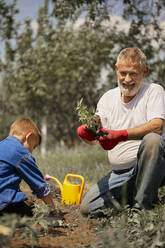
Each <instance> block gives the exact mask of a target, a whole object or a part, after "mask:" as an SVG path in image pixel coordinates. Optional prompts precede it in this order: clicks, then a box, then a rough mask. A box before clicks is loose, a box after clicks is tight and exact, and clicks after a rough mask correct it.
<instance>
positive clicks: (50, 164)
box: [34, 145, 111, 183]
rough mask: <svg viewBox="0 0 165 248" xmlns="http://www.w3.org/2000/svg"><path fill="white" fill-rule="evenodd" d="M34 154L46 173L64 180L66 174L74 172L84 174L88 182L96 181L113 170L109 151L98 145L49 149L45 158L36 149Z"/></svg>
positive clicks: (41, 168)
mask: <svg viewBox="0 0 165 248" xmlns="http://www.w3.org/2000/svg"><path fill="white" fill-rule="evenodd" d="M34 156H35V158H36V162H37V164H38V166H39V168H40V170H41V171H42V173H43V174H44V175H45V174H47V173H48V174H50V175H51V176H54V177H56V178H58V179H59V180H60V181H62V182H63V180H64V178H65V175H66V174H68V173H73V174H79V175H82V176H83V177H84V178H85V182H86V183H96V182H97V181H98V180H99V179H100V178H102V177H103V176H105V175H106V174H107V173H108V172H109V171H110V170H111V166H110V164H109V162H108V158H107V153H106V152H105V151H104V150H103V149H101V148H100V147H96V146H87V145H81V146H80V147H77V148H72V149H69V150H68V149H66V148H59V149H56V150H55V151H49V152H48V155H47V156H46V157H45V158H43V157H42V156H41V154H40V153H39V152H38V151H36V152H35V153H34Z"/></svg>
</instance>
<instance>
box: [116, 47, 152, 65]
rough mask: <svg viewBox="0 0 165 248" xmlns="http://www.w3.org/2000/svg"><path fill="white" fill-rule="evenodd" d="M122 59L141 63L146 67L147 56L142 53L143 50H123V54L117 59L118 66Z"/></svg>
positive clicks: (136, 48) (131, 48)
mask: <svg viewBox="0 0 165 248" xmlns="http://www.w3.org/2000/svg"><path fill="white" fill-rule="evenodd" d="M121 58H123V59H125V60H128V59H131V60H132V61H133V62H134V61H139V62H140V64H141V65H142V67H144V66H146V60H147V58H146V56H145V54H144V53H143V52H142V50H140V49H139V48H138V47H130V48H125V49H123V50H121V52H120V53H119V55H118V57H117V62H116V64H117V65H118V64H119V60H120V59H121Z"/></svg>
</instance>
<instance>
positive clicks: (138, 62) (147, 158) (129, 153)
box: [78, 47, 165, 214]
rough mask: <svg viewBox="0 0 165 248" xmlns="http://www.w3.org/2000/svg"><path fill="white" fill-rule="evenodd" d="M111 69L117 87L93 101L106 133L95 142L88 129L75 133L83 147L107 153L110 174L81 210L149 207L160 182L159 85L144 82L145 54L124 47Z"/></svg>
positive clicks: (164, 167) (164, 169) (164, 144)
mask: <svg viewBox="0 0 165 248" xmlns="http://www.w3.org/2000/svg"><path fill="white" fill-rule="evenodd" d="M115 70H116V74H117V78H118V87H116V88H114V89H110V90H109V91H108V92H106V93H105V94H104V95H103V96H102V97H101V99H100V100H99V102H98V105H97V114H98V116H99V118H100V122H101V125H102V129H101V131H104V132H106V133H107V135H105V136H103V137H100V138H96V136H95V133H94V132H92V131H89V130H88V127H87V126H84V125H82V126H80V127H79V128H78V135H79V136H80V137H81V138H82V139H83V140H84V141H85V142H86V143H88V144H91V145H93V144H100V145H101V146H102V147H103V149H105V150H108V158H109V162H110V164H111V166H112V170H111V172H110V173H109V174H108V175H106V176H105V177H104V178H102V179H101V180H100V181H99V182H98V183H97V184H95V185H94V186H93V187H92V188H91V190H89V191H88V193H87V194H86V195H85V197H84V199H83V201H82V204H81V212H82V213H83V214H89V213H95V212H98V211H99V210H100V209H103V208H106V207H113V206H114V204H115V203H116V202H119V203H120V204H121V203H122V202H125V203H126V204H129V205H130V206H133V207H134V209H135V208H136V209H151V208H152V207H153V204H154V203H155V202H156V200H157V195H158V189H159V187H160V186H162V185H163V184H164V183H165V141H164V140H163V138H162V134H163V126H164V119H165V92H164V89H163V88H162V87H161V86H160V85H158V84H153V83H151V84H149V83H146V82H143V81H144V80H143V79H144V78H145V77H146V75H147V73H148V66H147V64H146V56H145V55H144V53H143V52H142V51H141V50H140V49H139V48H137V47H132V48H126V49H123V50H122V51H121V52H120V54H119V56H118V59H117V63H116V65H115Z"/></svg>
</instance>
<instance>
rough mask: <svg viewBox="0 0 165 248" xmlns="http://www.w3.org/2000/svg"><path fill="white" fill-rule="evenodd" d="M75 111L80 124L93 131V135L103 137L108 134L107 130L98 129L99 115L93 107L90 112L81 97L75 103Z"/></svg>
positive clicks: (99, 125)
mask: <svg viewBox="0 0 165 248" xmlns="http://www.w3.org/2000/svg"><path fill="white" fill-rule="evenodd" d="M76 111H77V114H78V118H79V121H80V122H81V123H82V125H86V126H88V129H87V130H88V131H93V132H95V133H96V135H95V137H96V138H99V137H103V136H105V135H108V133H107V132H103V131H100V128H101V122H100V117H99V116H98V114H97V111H96V110H95V109H93V110H92V111H91V112H90V111H89V110H88V107H87V106H86V105H84V104H83V98H81V100H80V101H79V102H78V103H77V107H76Z"/></svg>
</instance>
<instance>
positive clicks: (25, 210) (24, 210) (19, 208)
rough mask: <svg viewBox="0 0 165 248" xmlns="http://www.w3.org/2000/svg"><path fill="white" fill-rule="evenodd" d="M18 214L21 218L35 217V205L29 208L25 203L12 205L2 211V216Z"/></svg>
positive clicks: (0, 212)
mask: <svg viewBox="0 0 165 248" xmlns="http://www.w3.org/2000/svg"><path fill="white" fill-rule="evenodd" d="M14 213H15V214H18V215H20V216H22V217H23V216H28V217H32V216H33V205H31V206H28V204H27V203H25V202H18V203H12V204H10V205H8V206H7V207H6V208H4V209H3V210H1V211H0V216H2V215H3V214H14Z"/></svg>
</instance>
